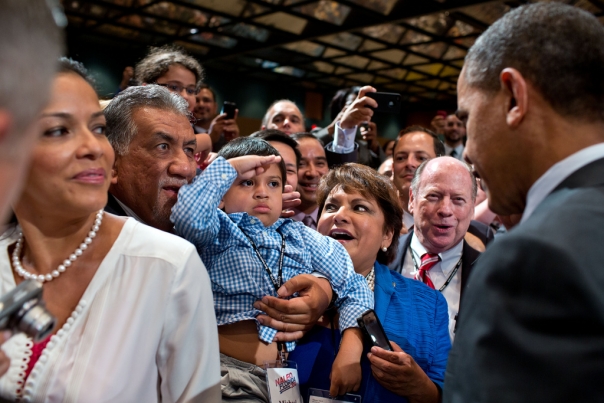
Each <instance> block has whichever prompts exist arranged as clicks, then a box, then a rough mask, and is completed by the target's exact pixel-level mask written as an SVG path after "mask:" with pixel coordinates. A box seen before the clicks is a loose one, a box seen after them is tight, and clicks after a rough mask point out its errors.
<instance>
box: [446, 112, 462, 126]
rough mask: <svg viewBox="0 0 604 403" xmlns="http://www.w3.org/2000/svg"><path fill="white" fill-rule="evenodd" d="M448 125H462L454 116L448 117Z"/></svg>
mask: <svg viewBox="0 0 604 403" xmlns="http://www.w3.org/2000/svg"><path fill="white" fill-rule="evenodd" d="M447 124H461V120H459V118H458V117H457V116H455V115H453V114H451V115H449V116H447Z"/></svg>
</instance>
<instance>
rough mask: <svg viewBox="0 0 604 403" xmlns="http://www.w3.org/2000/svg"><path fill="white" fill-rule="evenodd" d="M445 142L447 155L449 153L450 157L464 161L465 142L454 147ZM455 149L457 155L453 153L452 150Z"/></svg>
mask: <svg viewBox="0 0 604 403" xmlns="http://www.w3.org/2000/svg"><path fill="white" fill-rule="evenodd" d="M444 144H445V155H448V156H449V157H453V158H456V159H458V160H460V161H463V149H464V146H463V143H461V144H460V145H458V146H457V147H455V148H453V147H450V146H448V145H447V143H444ZM453 151H455V156H453V155H451V152H453Z"/></svg>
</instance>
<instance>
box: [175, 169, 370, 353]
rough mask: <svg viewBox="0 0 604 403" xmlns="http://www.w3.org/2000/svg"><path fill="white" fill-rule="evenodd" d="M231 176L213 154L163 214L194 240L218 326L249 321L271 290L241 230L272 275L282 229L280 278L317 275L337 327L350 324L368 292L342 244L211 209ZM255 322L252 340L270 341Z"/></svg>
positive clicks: (366, 303)
mask: <svg viewBox="0 0 604 403" xmlns="http://www.w3.org/2000/svg"><path fill="white" fill-rule="evenodd" d="M236 177H237V171H235V169H234V168H233V167H232V166H231V164H229V163H228V162H227V161H226V160H225V159H224V158H222V157H219V158H218V159H216V161H214V162H213V163H212V164H210V166H209V167H208V168H207V169H206V170H205V171H204V172H203V173H202V174H201V175H200V176H198V177H197V178H196V180H195V182H194V183H192V184H191V185H187V186H183V187H182V188H181V189H180V192H179V194H178V202H177V203H176V205H175V206H174V208H173V209H172V217H171V219H172V221H173V222H174V225H175V228H176V232H177V233H178V234H180V235H181V236H183V237H184V238H186V239H187V240H188V241H190V242H192V243H193V244H194V245H195V247H196V248H197V252H198V253H199V255H200V256H201V259H202V260H203V262H204V264H205V265H206V268H207V270H208V274H209V275H210V279H211V280H212V291H213V293H214V309H215V311H216V321H217V322H218V325H226V324H229V323H235V322H240V321H243V320H255V318H256V316H257V315H259V314H261V313H263V312H262V311H259V310H257V309H255V308H254V307H253V303H254V302H255V301H256V300H258V299H260V298H262V297H263V296H265V295H272V296H277V293H276V292H275V289H274V286H273V283H272V282H271V280H270V278H269V276H268V274H267V273H266V270H265V268H264V266H263V265H262V262H260V260H259V259H258V256H257V255H256V253H255V252H254V249H253V247H252V244H251V243H250V241H249V239H248V238H247V236H246V235H245V234H247V235H248V236H250V237H251V238H252V239H253V241H254V243H255V244H256V246H257V248H258V250H259V252H260V254H261V256H262V258H263V259H264V261H265V262H266V264H267V265H268V267H269V268H270V269H271V272H272V274H273V277H274V278H275V279H278V273H277V272H278V267H279V257H280V252H281V234H283V235H284V237H285V245H286V246H285V255H284V259H283V281H284V282H285V281H287V280H289V279H291V278H292V277H294V276H296V275H298V274H303V273H309V274H310V273H314V272H317V273H320V274H322V275H324V276H325V277H327V279H328V280H329V282H330V283H331V286H332V288H333V290H334V291H335V292H336V293H337V295H338V299H337V300H336V306H337V307H338V309H339V312H340V329H347V328H349V327H355V326H357V322H356V318H357V317H358V316H360V315H361V314H362V313H363V312H365V311H366V310H367V309H370V308H373V293H372V292H371V291H370V290H369V288H368V287H367V283H366V281H365V279H364V278H363V276H361V275H359V274H357V273H355V272H354V268H353V266H352V261H351V260H350V257H349V255H348V252H346V249H344V247H343V246H342V245H340V244H339V243H338V242H336V241H335V240H333V239H331V238H329V237H326V236H323V235H321V234H319V233H318V232H316V231H314V230H312V229H309V228H307V227H305V226H304V225H303V224H302V223H299V222H295V221H293V220H291V219H279V220H277V222H276V223H274V224H273V225H271V226H270V227H265V226H264V225H263V224H262V222H260V220H258V219H257V218H255V217H253V216H250V215H248V214H247V213H233V214H228V215H227V214H226V213H224V212H223V211H221V210H219V209H218V204H219V203H220V201H221V200H222V197H223V195H224V194H225V193H226V192H227V191H228V190H229V188H230V187H231V184H232V183H233V181H234V180H235V178H236ZM243 231H245V234H244V232H243ZM256 324H257V325H258V335H259V338H260V340H262V341H264V342H266V343H271V342H272V341H273V338H274V336H275V334H276V333H277V331H276V330H275V329H273V328H270V327H266V326H262V325H260V323H259V322H257V321H256ZM294 347H295V343H294V342H291V343H287V350H288V351H292V350H293V349H294Z"/></svg>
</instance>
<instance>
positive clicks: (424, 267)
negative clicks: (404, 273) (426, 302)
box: [415, 253, 440, 289]
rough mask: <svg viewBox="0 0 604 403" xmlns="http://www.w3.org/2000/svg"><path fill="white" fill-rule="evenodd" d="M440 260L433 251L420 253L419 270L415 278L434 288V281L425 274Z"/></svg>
mask: <svg viewBox="0 0 604 403" xmlns="http://www.w3.org/2000/svg"><path fill="white" fill-rule="evenodd" d="M438 262H440V256H438V255H437V254H434V253H425V254H424V255H422V264H421V266H419V271H418V272H417V275H416V276H415V279H416V280H419V281H421V282H423V283H424V284H426V285H427V286H428V287H430V288H432V289H434V283H432V280H430V277H428V276H427V275H426V272H427V271H429V270H430V269H431V268H433V267H434V265H435V264H436V263H438Z"/></svg>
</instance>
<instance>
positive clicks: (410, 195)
mask: <svg viewBox="0 0 604 403" xmlns="http://www.w3.org/2000/svg"><path fill="white" fill-rule="evenodd" d="M413 200H415V198H414V197H413V191H412V190H411V186H409V204H408V205H407V209H408V210H409V213H411V215H413Z"/></svg>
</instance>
